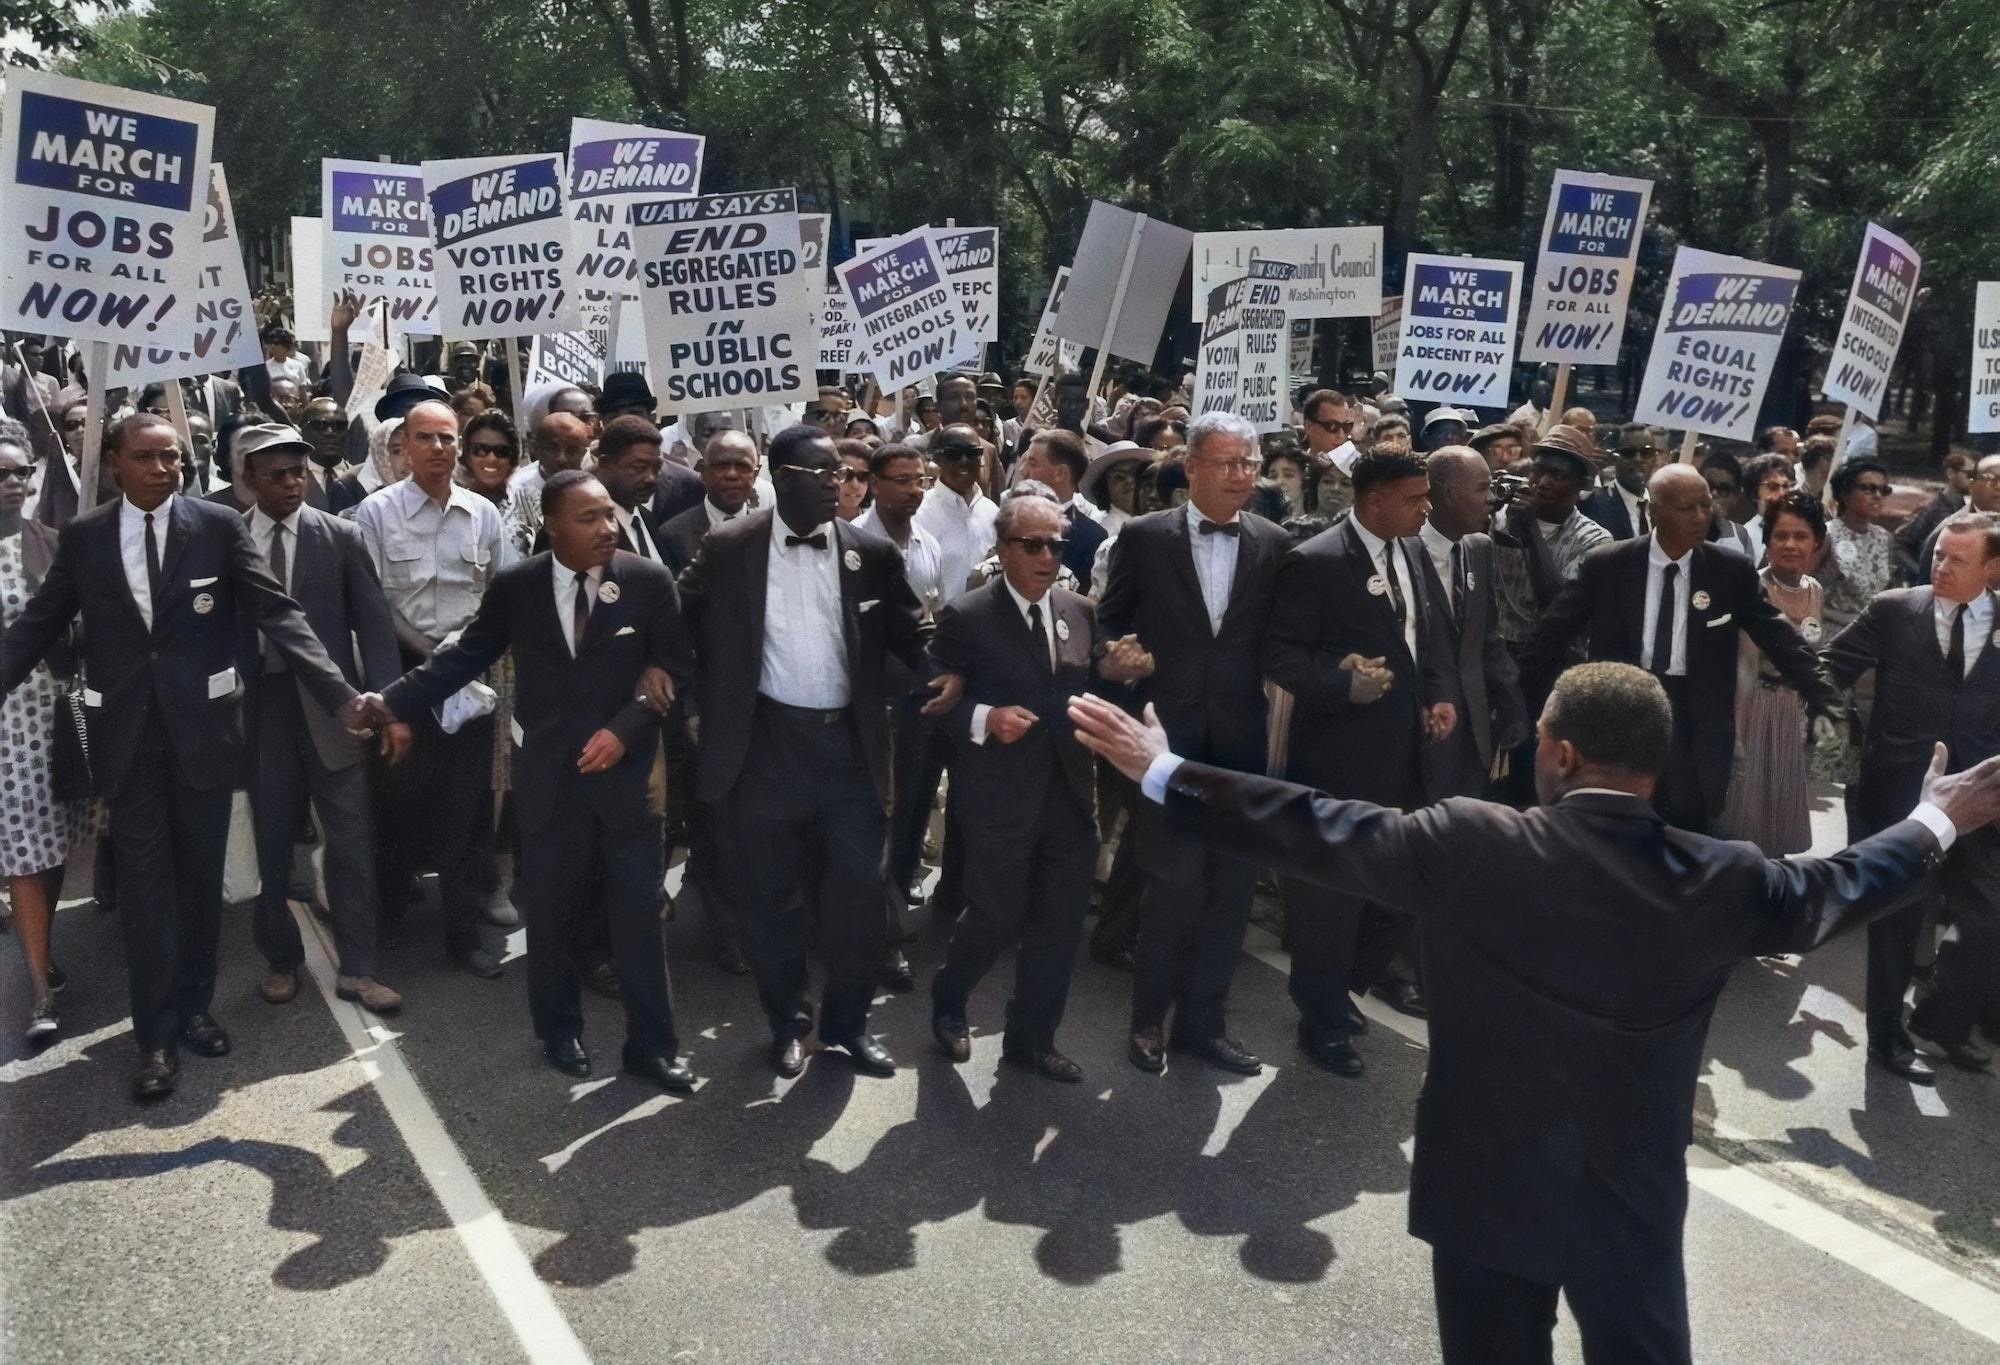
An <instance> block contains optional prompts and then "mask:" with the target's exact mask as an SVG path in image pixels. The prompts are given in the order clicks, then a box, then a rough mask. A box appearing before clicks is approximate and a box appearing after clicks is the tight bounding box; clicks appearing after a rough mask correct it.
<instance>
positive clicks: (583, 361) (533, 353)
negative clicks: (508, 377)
mask: <svg viewBox="0 0 2000 1365" xmlns="http://www.w3.org/2000/svg"><path fill="white" fill-rule="evenodd" d="M603 381H604V333H602V332H543V333H541V334H540V335H539V336H537V337H536V338H535V344H534V346H533V347H532V348H531V349H530V350H529V352H528V382H527V383H526V384H525V385H523V388H524V389H532V388H534V387H535V386H536V385H538V384H549V383H556V384H574V385H576V386H577V387H578V388H580V389H582V388H596V387H597V386H598V385H599V384H601V383H603Z"/></svg>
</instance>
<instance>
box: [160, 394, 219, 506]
mask: <svg viewBox="0 0 2000 1365" xmlns="http://www.w3.org/2000/svg"><path fill="white" fill-rule="evenodd" d="M166 389H167V417H168V419H169V420H170V421H172V422H173V424H174V434H175V435H177V436H179V437H180V438H181V449H182V450H183V451H185V452H186V453H187V457H188V461H189V462H190V463H193V461H194V433H193V432H192V431H190V430H189V429H188V410H187V396H186V395H185V394H183V393H182V392H181V381H180V380H178V379H169V380H167V381H166ZM195 473H196V474H197V475H199V474H200V473H201V466H199V465H196V466H195ZM205 484H206V481H205V480H204V486H203V488H202V491H203V492H204V493H206V492H209V491H211V490H209V489H208V488H207V487H206V486H205Z"/></svg>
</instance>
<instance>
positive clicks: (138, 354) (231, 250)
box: [106, 162, 264, 388]
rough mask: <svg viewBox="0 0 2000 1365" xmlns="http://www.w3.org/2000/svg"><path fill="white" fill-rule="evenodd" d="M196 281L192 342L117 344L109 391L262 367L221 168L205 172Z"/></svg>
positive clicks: (217, 164)
mask: <svg viewBox="0 0 2000 1365" xmlns="http://www.w3.org/2000/svg"><path fill="white" fill-rule="evenodd" d="M201 246H202V262H201V281H200V283H199V285H197V287H196V289H195V296H194V341H193V344H192V347H191V348H190V349H187V350H182V349H179V348H176V347H172V346H138V345H131V344H128V343H126V342H122V341H121V342H118V343H117V344H115V345H114V346H112V348H111V368H110V370H109V371H108V374H109V378H108V380H107V381H106V382H107V384H108V385H109V386H110V387H113V388H120V387H123V388H130V387H132V386H134V385H138V384H150V383H152V382H153V381H154V380H158V379H183V378H190V377H192V376H194V375H198V374H219V373H221V372H223V371H226V370H240V369H242V368H244V367H245V366H247V365H261V364H263V363H264V346H263V343H262V342H260V341H259V340H258V337H257V317H256V313H255V312H254V310H253V309H252V308H251V306H250V281H249V278H248V277H247V276H246V275H245V274H244V271H243V252H242V250H241V249H240V247H239V246H238V243H237V239H236V214H235V211H234V210H233V208H232V207H231V205H230V203H229V184H228V181H227V180H226V179H225V177H224V176H223V173H222V163H221V162H213V163H211V164H210V166H209V168H208V200H207V204H206V215H205V217H204V218H203V226H202V236H201Z"/></svg>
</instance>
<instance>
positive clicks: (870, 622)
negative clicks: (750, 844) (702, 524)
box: [680, 511, 931, 809]
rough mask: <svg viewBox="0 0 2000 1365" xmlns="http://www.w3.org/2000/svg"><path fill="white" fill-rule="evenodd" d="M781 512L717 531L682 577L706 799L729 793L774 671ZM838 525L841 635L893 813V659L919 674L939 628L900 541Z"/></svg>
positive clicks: (857, 707)
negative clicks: (770, 661)
mask: <svg viewBox="0 0 2000 1365" xmlns="http://www.w3.org/2000/svg"><path fill="white" fill-rule="evenodd" d="M776 518H777V513H776V512H775V511H766V512H754V513H752V514H751V515H749V516H747V517H738V518H737V519H736V520H735V521H732V522H730V523H729V524H728V525H726V526H722V527H719V528H717V529H716V530H714V531H711V532H709V534H708V538H707V539H706V540H704V541H702V543H701V551H700V553H699V554H697V555H696V556H695V560H694V563H692V564H690V565H688V567H687V569H686V571H685V572H683V573H682V574H681V579H680V588H681V604H682V609H683V610H684V611H685V612H686V613H687V619H688V624H689V625H690V627H691V628H692V629H693V632H694V646H695V665H696V671H695V707H696V710H697V711H698V712H699V713H700V715H701V745H700V764H699V773H700V787H699V795H700V797H701V799H702V800H703V801H720V800H721V799H722V798H723V797H724V796H726V795H727V794H728V792H729V789H730V788H731V787H732V786H734V785H735V784H736V776H737V774H738V773H740V772H741V771H742V770H743V759H744V756H745V755H746V754H748V753H749V752H750V732H751V726H752V722H753V718H754V717H753V713H754V710H755V706H756V700H757V683H758V680H759V678H761V677H762V676H763V672H764V594H765V587H766V574H767V573H768V572H769V569H770V558H771V534H772V527H773V525H774V524H775V522H776ZM831 529H832V534H833V544H832V546H831V547H830V549H831V551H832V552H833V553H835V554H838V555H839V556H840V603H841V613H840V616H841V636H842V639H843V641H844V643H845V645H846V649H847V683H848V688H849V699H850V704H851V706H852V708H853V712H854V727H855V730H856V731H857V732H858V733H859V735H860V737H861V751H862V753H863V755H864V756H865V757H866V758H867V760H868V770H869V772H870V773H871V774H872V775H873V777H874V779H875V795H876V797H877V798H878V799H879V800H880V801H881V802H882V804H883V806H884V808H885V809H886V808H887V806H888V803H889V723H888V709H887V708H888V704H889V701H890V700H891V699H890V697H889V695H888V689H887V687H886V686H885V684H884V680H883V665H884V662H885V660H886V659H887V657H888V656H889V655H891V654H894V655H895V656H896V657H898V658H900V659H901V660H902V661H903V662H904V664H906V665H907V666H908V667H909V668H911V669H912V670H914V669H916V668H918V667H920V666H921V663H922V660H923V654H924V644H925V642H926V641H927V640H929V639H930V633H931V628H930V624H929V623H928V622H926V621H925V620H924V615H923V604H922V603H920V602H918V601H917V595H916V593H915V592H913V591H911V589H910V583H909V580H908V579H907V578H905V577H904V575H903V556H902V554H901V553H900V552H899V551H898V550H897V549H896V547H895V546H893V545H891V544H890V543H889V542H888V541H886V540H884V539H883V538H882V537H880V536H877V535H872V534H870V533H869V532H867V531H861V530H856V529H855V528H854V526H852V525H851V524H849V523H848V522H844V521H841V520H839V519H838V518H836V519H835V520H834V521H833V523H832V527H831Z"/></svg>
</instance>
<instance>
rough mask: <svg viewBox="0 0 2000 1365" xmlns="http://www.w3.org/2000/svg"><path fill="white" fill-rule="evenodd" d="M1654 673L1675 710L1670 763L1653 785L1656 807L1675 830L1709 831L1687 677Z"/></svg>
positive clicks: (1702, 832) (1662, 817)
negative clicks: (1690, 711) (1696, 753)
mask: <svg viewBox="0 0 2000 1365" xmlns="http://www.w3.org/2000/svg"><path fill="white" fill-rule="evenodd" d="M1653 676H1654V677H1656V678H1658V679H1659V680H1660V686H1661V687H1663V688H1665V689H1666V692H1667V700H1668V701H1669V702H1671V703H1673V709H1674V738H1673V743H1672V745H1671V746H1669V748H1668V749H1667V765H1666V767H1665V768H1663V769H1662V770H1661V771H1660V781H1659V784H1658V785H1657V786H1655V787H1654V788H1653V809H1654V810H1655V811H1656V812H1657V813H1658V814H1659V817H1660V818H1661V819H1662V820H1665V821H1666V822H1667V823H1668V824H1670V825H1672V826H1673V827H1674V828H1675V829H1684V830H1686V831H1688V832H1689V833H1690V834H1706V833H1708V826H1709V821H1710V819H1711V816H1710V813H1709V809H1708V799H1707V798H1706V797H1705V796H1703V795H1702V790H1701V768H1700V765H1699V764H1698V763H1697V762H1696V760H1695V752H1694V724H1693V722H1692V720H1691V718H1690V716H1689V714H1688V706H1689V702H1688V689H1687V679H1686V678H1670V677H1668V676H1666V675H1665V674H1663V673H1655V674H1654V675H1653Z"/></svg>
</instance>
